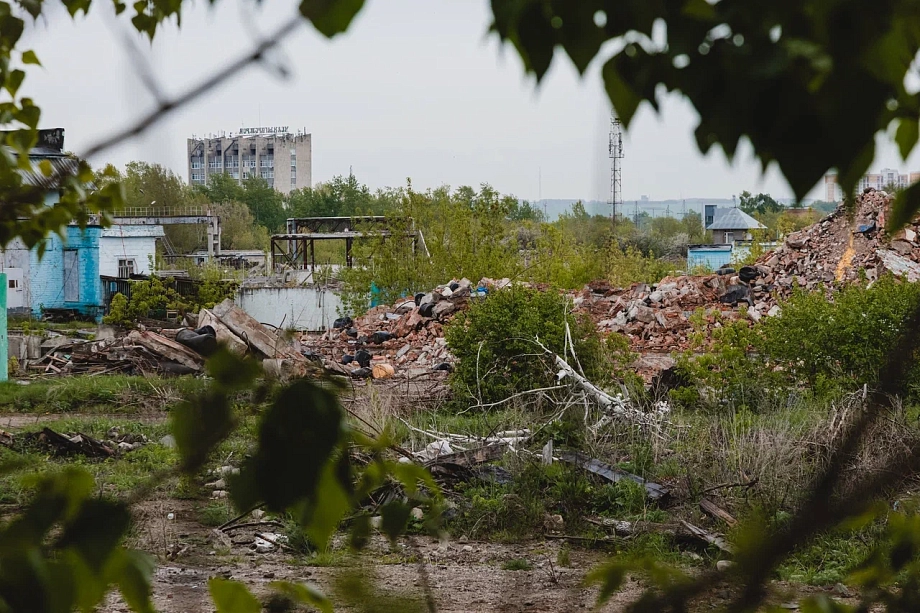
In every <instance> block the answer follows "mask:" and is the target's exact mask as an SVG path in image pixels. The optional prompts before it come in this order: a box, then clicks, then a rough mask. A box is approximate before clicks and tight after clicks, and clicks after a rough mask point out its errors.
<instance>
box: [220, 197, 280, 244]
mask: <svg viewBox="0 0 920 613" xmlns="http://www.w3.org/2000/svg"><path fill="white" fill-rule="evenodd" d="M214 213H216V214H217V215H219V216H220V232H221V247H222V248H224V249H261V250H263V251H265V250H267V249H268V246H269V235H268V230H266V229H265V226H262V225H260V224H257V223H256V221H255V219H253V217H252V213H251V212H250V211H249V207H247V206H246V205H245V204H243V203H242V202H234V201H230V202H223V203H221V204H215V205H214Z"/></svg>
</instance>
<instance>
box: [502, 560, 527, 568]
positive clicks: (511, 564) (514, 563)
mask: <svg viewBox="0 0 920 613" xmlns="http://www.w3.org/2000/svg"><path fill="white" fill-rule="evenodd" d="M502 570H533V564H531V563H530V562H529V561H528V560H525V559H524V558H516V559H514V560H508V561H507V562H505V563H504V564H502Z"/></svg>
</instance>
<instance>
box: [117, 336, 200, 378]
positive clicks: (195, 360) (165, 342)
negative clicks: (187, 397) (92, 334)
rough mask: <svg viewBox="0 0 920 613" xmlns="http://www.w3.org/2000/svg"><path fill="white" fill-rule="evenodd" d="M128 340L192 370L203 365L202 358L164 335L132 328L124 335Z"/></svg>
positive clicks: (198, 369) (198, 368) (197, 369)
mask: <svg viewBox="0 0 920 613" xmlns="http://www.w3.org/2000/svg"><path fill="white" fill-rule="evenodd" d="M126 338H127V340H128V341H130V342H132V343H135V344H136V345H140V346H141V347H143V348H144V349H147V350H148V351H150V352H152V353H154V354H155V355H157V356H159V357H161V358H163V359H166V360H169V361H171V362H176V363H178V364H182V365H183V366H185V367H187V368H191V369H192V370H196V371H200V370H201V369H202V367H203V366H204V358H203V357H202V356H200V355H198V354H197V353H195V352H194V351H192V350H191V349H189V348H188V347H186V346H185V345H180V344H179V343H177V342H176V341H171V340H169V339H168V338H166V337H165V336H160V335H159V334H154V333H153V332H148V331H146V330H145V331H143V332H140V331H138V330H132V331H131V333H130V334H128V336H127V337H126Z"/></svg>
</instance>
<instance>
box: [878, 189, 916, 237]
mask: <svg viewBox="0 0 920 613" xmlns="http://www.w3.org/2000/svg"><path fill="white" fill-rule="evenodd" d="M918 212H920V183H914V184H913V185H911V186H910V187H908V188H907V189H905V190H903V191H902V192H900V193H899V194H897V195H896V196H895V200H894V204H893V205H892V206H891V214H890V215H889V216H888V224H887V227H886V228H885V229H886V231H887V232H888V233H889V234H894V233H895V232H897V231H898V230H900V229H901V228H903V227H904V226H906V225H907V224H908V223H910V222H911V221H912V220H913V219H914V218H915V217H916V216H917V213H918Z"/></svg>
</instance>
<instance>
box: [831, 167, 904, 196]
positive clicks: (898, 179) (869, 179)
mask: <svg viewBox="0 0 920 613" xmlns="http://www.w3.org/2000/svg"><path fill="white" fill-rule="evenodd" d="M917 181H920V172H910V173H906V174H902V173H901V172H900V171H898V170H896V169H894V168H882V170H881V171H880V172H877V173H870V174H867V175H865V176H864V177H863V178H862V179H860V180H859V183H858V184H857V185H856V192H857V193H859V192H862V191H864V190H865V189H867V188H869V187H872V188H874V189H879V190H881V189H886V188H888V187H895V188H903V187H908V186H910V185H913V184H914V183H916V182H917ZM843 195H844V194H843V189H842V188H841V187H840V184H839V183H838V182H837V173H836V172H829V173H827V174H826V175H824V199H825V200H826V201H827V202H840V201H841V200H843Z"/></svg>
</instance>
